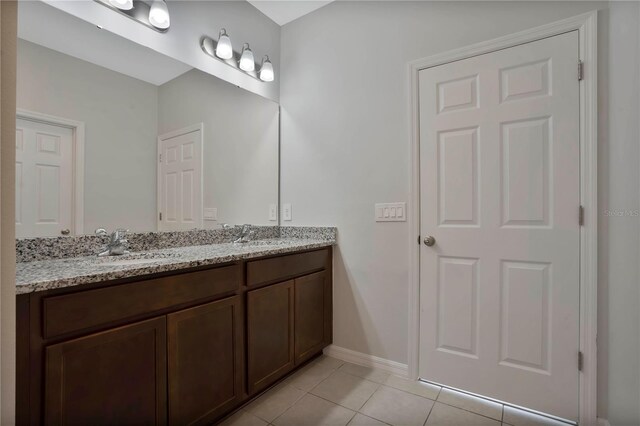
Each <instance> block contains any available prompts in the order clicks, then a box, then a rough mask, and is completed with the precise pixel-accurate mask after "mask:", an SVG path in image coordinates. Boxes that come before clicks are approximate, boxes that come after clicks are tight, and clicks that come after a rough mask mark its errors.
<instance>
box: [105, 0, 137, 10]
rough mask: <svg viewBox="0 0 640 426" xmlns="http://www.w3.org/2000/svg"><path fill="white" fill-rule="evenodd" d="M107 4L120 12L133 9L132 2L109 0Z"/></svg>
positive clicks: (129, 0)
mask: <svg viewBox="0 0 640 426" xmlns="http://www.w3.org/2000/svg"><path fill="white" fill-rule="evenodd" d="M109 3H110V4H111V5H112V6H113V7H117V8H118V9H120V10H131V9H133V0H109Z"/></svg>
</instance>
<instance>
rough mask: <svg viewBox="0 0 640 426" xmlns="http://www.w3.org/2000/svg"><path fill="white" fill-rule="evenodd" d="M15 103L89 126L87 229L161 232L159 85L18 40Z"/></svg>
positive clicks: (86, 178)
mask: <svg viewBox="0 0 640 426" xmlns="http://www.w3.org/2000/svg"><path fill="white" fill-rule="evenodd" d="M17 97H18V99H17V104H18V108H21V109H26V110H29V111H34V112H39V113H44V114H49V115H55V116H58V117H62V118H68V119H71V120H77V121H82V122H84V124H85V164H84V166H85V172H84V173H85V179H84V202H85V203H84V204H85V208H84V216H85V220H84V224H85V229H84V231H85V233H92V232H93V231H94V230H95V229H96V228H106V229H108V230H112V229H115V228H117V227H125V228H128V229H130V230H131V231H152V230H155V229H156V155H155V153H156V145H157V143H156V137H157V129H158V88H157V86H154V85H152V84H149V83H145V82H143V81H141V80H137V79H134V78H131V77H127V76H125V75H123V74H120V73H117V72H114V71H111V70H108V69H106V68H102V67H99V66H97V65H93V64H91V63H89V62H85V61H81V60H79V59H76V58H73V57H71V56H67V55H64V54H62V53H59V52H56V51H53V50H50V49H47V48H45V47H42V46H38V45H36V44H33V43H30V42H28V41H24V40H18V82H17Z"/></svg>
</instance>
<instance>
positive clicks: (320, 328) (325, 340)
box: [294, 271, 332, 365]
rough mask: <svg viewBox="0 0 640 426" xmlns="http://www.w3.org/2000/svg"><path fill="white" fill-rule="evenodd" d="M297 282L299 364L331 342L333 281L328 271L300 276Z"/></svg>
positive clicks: (297, 349) (296, 315)
mask: <svg viewBox="0 0 640 426" xmlns="http://www.w3.org/2000/svg"><path fill="white" fill-rule="evenodd" d="M294 283H295V285H294V288H295V292H294V293H295V308H294V311H295V315H294V318H295V338H294V342H295V345H294V348H295V349H294V355H295V363H296V365H298V364H300V363H302V362H304V361H306V360H308V359H309V358H311V357H313V356H314V355H315V354H317V353H318V352H319V351H321V350H322V349H323V348H324V347H325V346H327V345H328V344H329V343H330V342H331V331H332V330H331V318H330V317H331V315H332V312H331V297H332V294H331V282H330V280H329V278H328V276H327V272H324V271H323V272H318V273H315V274H311V275H307V276H304V277H301V278H297V279H296V280H295V281H294Z"/></svg>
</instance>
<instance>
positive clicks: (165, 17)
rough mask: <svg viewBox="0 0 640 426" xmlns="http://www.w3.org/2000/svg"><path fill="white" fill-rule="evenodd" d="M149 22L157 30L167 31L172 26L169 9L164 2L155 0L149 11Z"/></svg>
mask: <svg viewBox="0 0 640 426" xmlns="http://www.w3.org/2000/svg"><path fill="white" fill-rule="evenodd" d="M149 22H150V23H151V25H153V26H154V27H156V28H160V29H161V30H166V29H167V28H169V25H171V19H170V18H169V8H168V7H167V3H165V2H164V0H153V3H152V4H151V9H150V10H149Z"/></svg>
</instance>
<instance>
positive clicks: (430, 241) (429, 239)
mask: <svg viewBox="0 0 640 426" xmlns="http://www.w3.org/2000/svg"><path fill="white" fill-rule="evenodd" d="M435 243H436V239H435V238H433V237H432V236H431V235H429V236H428V237H425V239H424V245H425V246H427V247H431V246H433V245H434V244H435Z"/></svg>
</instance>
